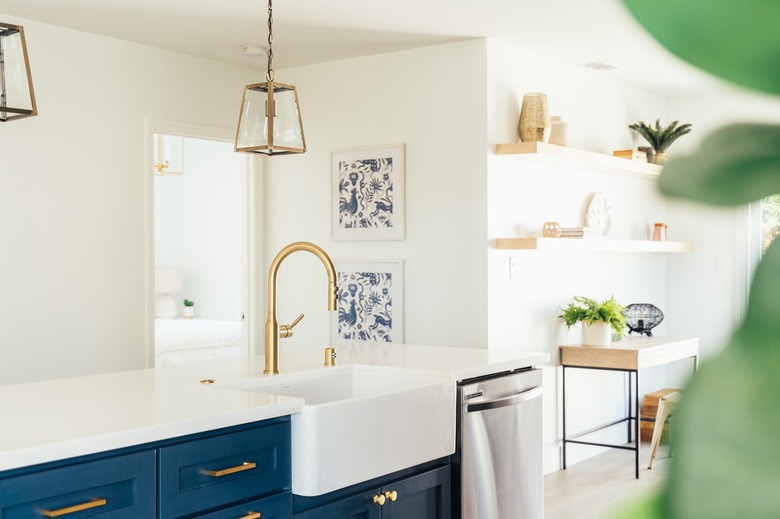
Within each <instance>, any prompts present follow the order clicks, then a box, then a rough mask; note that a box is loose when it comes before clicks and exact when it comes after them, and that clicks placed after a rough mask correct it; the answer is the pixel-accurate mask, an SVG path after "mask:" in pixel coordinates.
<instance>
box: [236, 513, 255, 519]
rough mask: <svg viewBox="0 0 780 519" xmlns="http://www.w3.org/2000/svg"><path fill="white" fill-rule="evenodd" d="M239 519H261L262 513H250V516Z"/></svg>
mask: <svg viewBox="0 0 780 519" xmlns="http://www.w3.org/2000/svg"><path fill="white" fill-rule="evenodd" d="M238 519H260V512H249V513H248V514H246V515H243V516H241V517H239V518H238Z"/></svg>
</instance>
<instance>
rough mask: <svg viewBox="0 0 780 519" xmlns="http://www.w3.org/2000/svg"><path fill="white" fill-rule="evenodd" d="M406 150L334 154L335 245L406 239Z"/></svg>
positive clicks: (377, 148) (396, 146) (358, 150)
mask: <svg viewBox="0 0 780 519" xmlns="http://www.w3.org/2000/svg"><path fill="white" fill-rule="evenodd" d="M405 160H406V159H405V146H404V145H403V144H392V145H387V146H375V147H369V148H352V149H343V150H336V151H333V152H332V153H331V194H332V205H331V227H332V233H331V234H332V238H333V239H334V240H336V241H359V240H403V239H405V237H406V178H405V177H406V165H405Z"/></svg>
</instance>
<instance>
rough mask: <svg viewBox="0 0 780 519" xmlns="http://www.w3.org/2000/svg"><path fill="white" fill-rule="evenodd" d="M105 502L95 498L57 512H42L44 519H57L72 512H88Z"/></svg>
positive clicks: (103, 504)
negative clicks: (45, 518)
mask: <svg viewBox="0 0 780 519" xmlns="http://www.w3.org/2000/svg"><path fill="white" fill-rule="evenodd" d="M105 504H106V500H105V499H102V498H100V497H96V498H95V499H93V500H92V501H87V502H86V503H81V504H80V505H73V506H69V507H67V508H60V509H59V510H44V511H43V515H45V516H46V517H59V516H61V515H68V514H72V513H74V512H81V511H82V510H89V509H90V508H97V507H98V506H105Z"/></svg>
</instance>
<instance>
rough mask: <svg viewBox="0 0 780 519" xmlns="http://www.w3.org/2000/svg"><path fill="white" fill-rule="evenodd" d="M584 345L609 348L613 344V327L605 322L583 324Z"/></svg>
mask: <svg viewBox="0 0 780 519" xmlns="http://www.w3.org/2000/svg"><path fill="white" fill-rule="evenodd" d="M582 344H584V345H585V346H609V345H611V344H612V327H611V326H610V325H608V324H607V323H604V322H597V323H586V322H583V323H582Z"/></svg>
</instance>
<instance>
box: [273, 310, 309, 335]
mask: <svg viewBox="0 0 780 519" xmlns="http://www.w3.org/2000/svg"><path fill="white" fill-rule="evenodd" d="M301 319H303V314H301V315H299V316H298V318H297V319H295V320H294V321H293V322H292V324H282V325H280V326H279V337H280V338H282V339H286V338H288V337H292V336H293V328H295V325H296V324H298V323H299V322H301Z"/></svg>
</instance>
